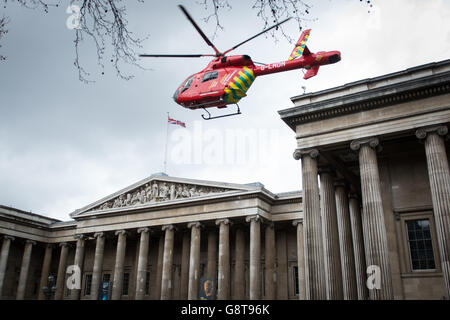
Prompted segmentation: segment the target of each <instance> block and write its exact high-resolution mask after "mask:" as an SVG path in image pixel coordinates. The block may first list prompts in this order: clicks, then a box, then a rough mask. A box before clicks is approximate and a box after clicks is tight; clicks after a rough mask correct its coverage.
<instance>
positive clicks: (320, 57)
mask: <svg viewBox="0 0 450 320" xmlns="http://www.w3.org/2000/svg"><path fill="white" fill-rule="evenodd" d="M340 60H341V53H340V52H339V51H329V52H318V53H310V54H309V55H307V56H304V55H303V56H301V57H299V58H297V59H293V60H287V61H281V62H276V63H270V64H265V65H263V66H257V67H255V68H253V72H254V74H255V77H257V76H263V75H266V74H271V73H278V72H283V71H290V70H295V69H302V68H304V69H306V70H308V72H307V73H306V75H305V79H309V78H311V77H313V76H315V75H316V74H317V71H318V67H320V66H323V65H326V64H333V63H336V62H338V61H340Z"/></svg>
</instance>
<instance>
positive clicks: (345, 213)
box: [335, 181, 358, 300]
mask: <svg viewBox="0 0 450 320" xmlns="http://www.w3.org/2000/svg"><path fill="white" fill-rule="evenodd" d="M335 187H336V212H337V220H338V226H339V245H340V251H341V267H342V283H343V289H344V299H345V300H356V299H358V291H357V288H356V271H355V255H354V252H353V238H352V229H351V223H350V212H349V208H348V195H347V190H346V185H345V183H344V182H341V181H339V182H336V183H335Z"/></svg>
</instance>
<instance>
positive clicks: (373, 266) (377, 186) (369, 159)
mask: <svg viewBox="0 0 450 320" xmlns="http://www.w3.org/2000/svg"><path fill="white" fill-rule="evenodd" d="M377 147H379V140H378V139H377V138H367V139H360V140H355V141H352V142H351V144H350V148H351V149H352V150H353V151H359V170H360V176H361V191H362V204H363V215H364V218H363V219H362V220H363V222H364V225H365V227H364V231H365V234H364V237H365V238H364V243H365V249H366V262H367V267H368V268H367V269H368V271H369V274H368V276H373V277H372V278H374V279H375V281H373V282H372V283H368V285H369V289H370V290H369V295H370V299H371V300H392V299H394V294H393V287H392V277H391V267H390V263H389V252H388V247H387V234H386V225H385V222H384V212H383V202H382V199H381V183H380V174H379V171H378V160H377V154H376V148H377ZM378 271H379V272H378ZM376 277H379V279H380V286H379V287H378V286H377V281H376ZM372 278H369V279H368V281H367V282H369V281H370V280H371V279H372Z"/></svg>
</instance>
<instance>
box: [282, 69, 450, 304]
mask: <svg viewBox="0 0 450 320" xmlns="http://www.w3.org/2000/svg"><path fill="white" fill-rule="evenodd" d="M291 100H292V102H293V103H294V105H295V106H294V107H293V108H289V109H286V110H282V111H279V113H280V115H281V118H282V119H283V121H285V123H286V124H287V125H288V126H289V127H290V128H291V129H292V130H293V131H295V133H296V138H297V146H298V148H297V149H296V150H295V152H294V157H295V158H296V159H301V160H302V165H301V170H302V175H303V207H304V210H303V211H304V220H303V225H304V227H303V236H304V251H305V261H307V263H306V264H305V278H306V283H305V289H306V297H313V298H321V297H323V296H324V295H327V296H330V295H331V296H337V294H336V290H334V287H335V284H336V283H335V282H333V283H329V282H330V281H331V280H329V281H328V283H327V284H326V286H324V285H322V284H321V283H320V279H321V277H322V275H323V274H325V275H327V276H328V275H330V274H333V273H335V272H336V269H338V267H340V268H341V272H342V278H341V279H339V280H342V283H343V289H344V290H343V294H344V299H355V298H356V297H358V299H366V298H370V299H442V298H446V299H449V294H450V282H449V281H450V280H449V278H450V271H449V252H450V247H449V246H450V239H449V237H450V217H449V215H450V175H449V160H448V157H447V155H448V137H449V136H448V128H449V124H450V60H446V61H441V62H437V63H431V64H427V65H423V66H418V67H415V68H411V69H407V70H404V71H401V72H396V73H393V74H388V75H385V76H381V77H378V78H373V79H368V80H361V81H358V82H354V83H350V84H347V85H344V86H341V87H337V88H332V89H328V90H324V91H320V92H316V93H309V94H304V95H301V96H297V97H293V98H292V99H291ZM324 168H326V169H324ZM330 168H331V170H330ZM299 170H300V166H299ZM330 171H331V174H332V176H333V177H334V181H335V190H334V194H335V198H333V197H331V196H329V193H330V192H331V191H330V190H331V187H330V184H331V182H330V181H329V180H330V176H329V173H328V172H330ZM325 172H327V173H325ZM318 173H320V182H321V183H322V184H323V186H322V190H321V194H320V195H322V199H321V200H322V201H321V207H322V208H321V211H322V215H321V217H320V216H319V214H320V211H319V208H318V207H317V203H318V198H319V189H318V188H317V187H316V186H315V184H316V182H317V179H318V176H317V175H318ZM305 178H306V179H305ZM313 185H314V186H313ZM311 186H313V187H311ZM347 197H348V199H347ZM335 207H336V208H337V209H335ZM331 215H337V220H338V223H337V226H336V223H335V222H333V221H334V219H335V217H334V216H333V217H331ZM320 218H322V219H323V218H325V219H326V221H322V222H321V221H320V220H321V219H320ZM321 227H322V232H324V230H325V231H326V233H325V234H323V235H322V237H323V239H324V240H323V244H324V248H325V249H326V251H327V252H329V253H328V254H327V255H326V256H325V257H324V256H322V255H321V254H320V250H321V248H320V243H319V242H320V241H319V240H318V239H319V238H320V235H318V234H317V233H319V232H320V229H321ZM336 234H338V236H336ZM333 242H336V243H339V245H340V248H339V249H340V250H339V251H340V252H339V254H340V257H341V259H340V266H336V265H337V263H336V262H335V260H333V254H336V252H338V249H337V248H334V247H333ZM309 252H311V254H310V253H309ZM321 260H324V262H325V263H324V262H322V261H321ZM365 267H367V269H365V270H364V268H365ZM366 272H367V273H368V274H367V275H366V274H365V273H366ZM375 273H377V274H379V275H380V277H379V278H378V279H380V282H379V286H375V285H374V284H375V282H371V284H369V286H370V288H367V287H366V283H365V282H366V281H365V280H366V279H368V276H372V275H375ZM369 278H370V279H371V281H372V280H373V279H374V278H373V277H369ZM308 279H313V280H312V281H310V282H308ZM334 280H336V279H334ZM378 287H379V289H378Z"/></svg>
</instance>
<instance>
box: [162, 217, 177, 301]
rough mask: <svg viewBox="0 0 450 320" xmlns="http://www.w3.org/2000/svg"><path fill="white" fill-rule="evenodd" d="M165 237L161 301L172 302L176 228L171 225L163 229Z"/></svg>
mask: <svg viewBox="0 0 450 320" xmlns="http://www.w3.org/2000/svg"><path fill="white" fill-rule="evenodd" d="M162 231H164V232H165V237H164V257H163V267H162V280H161V300H170V299H171V297H172V267H173V266H172V264H173V242H174V238H175V234H174V233H175V227H174V226H173V225H171V224H169V225H165V226H163V227H162Z"/></svg>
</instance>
